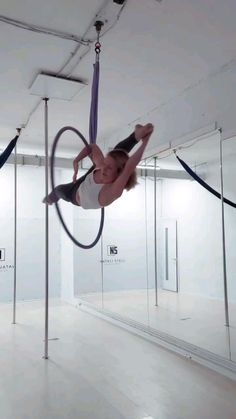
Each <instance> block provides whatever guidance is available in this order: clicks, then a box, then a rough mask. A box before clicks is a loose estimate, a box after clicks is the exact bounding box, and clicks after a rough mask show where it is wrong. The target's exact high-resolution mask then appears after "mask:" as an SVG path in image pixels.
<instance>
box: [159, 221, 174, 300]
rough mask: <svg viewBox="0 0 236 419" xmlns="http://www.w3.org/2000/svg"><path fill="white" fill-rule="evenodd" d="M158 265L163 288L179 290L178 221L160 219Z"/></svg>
mask: <svg viewBox="0 0 236 419" xmlns="http://www.w3.org/2000/svg"><path fill="white" fill-rule="evenodd" d="M157 237H158V266H159V269H158V271H159V277H160V280H161V281H160V284H161V288H162V289H165V290H169V291H175V292H178V280H177V266H178V264H177V262H178V260H177V221H176V220H175V219H170V218H168V219H167V218H160V219H159V221H158V236H157Z"/></svg>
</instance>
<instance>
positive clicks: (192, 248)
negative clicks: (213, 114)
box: [161, 159, 236, 301]
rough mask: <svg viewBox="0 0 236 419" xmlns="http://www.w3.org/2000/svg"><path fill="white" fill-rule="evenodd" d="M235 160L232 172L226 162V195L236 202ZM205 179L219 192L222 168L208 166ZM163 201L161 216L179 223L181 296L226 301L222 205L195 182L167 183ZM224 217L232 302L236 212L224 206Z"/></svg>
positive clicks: (235, 293) (235, 288)
mask: <svg viewBox="0 0 236 419" xmlns="http://www.w3.org/2000/svg"><path fill="white" fill-rule="evenodd" d="M233 160H234V159H232V167H231V169H230V166H229V162H228V161H227V170H226V173H227V180H226V177H224V179H225V190H224V195H225V196H226V197H228V198H229V199H232V200H233V201H235V200H236V199H235V195H236V194H235V186H234V185H235V177H234V176H233V167H234V163H233ZM225 164H226V162H225ZM234 171H235V169H234ZM206 175H207V176H206V182H207V183H209V184H210V185H211V186H213V187H214V188H215V189H217V190H218V191H219V192H220V186H219V164H217V163H215V164H214V165H208V170H207V173H206ZM161 200H162V216H163V217H164V218H174V219H177V225H178V256H179V279H180V282H179V287H180V292H186V293H194V294H200V295H203V296H207V297H212V298H223V268H222V229H221V225H222V224H221V201H220V200H219V199H218V198H216V197H214V196H213V195H212V194H210V193H209V192H208V191H206V190H205V189H204V188H202V186H200V185H199V184H198V183H197V182H195V181H187V180H185V181H184V180H167V179H166V180H163V188H162V198H161ZM225 215H226V249H227V260H228V265H227V273H228V282H229V291H230V292H229V299H230V300H231V301H233V300H236V283H235V281H233V277H234V276H235V275H234V272H235V268H236V266H235V258H234V256H233V254H234V247H235V239H236V214H235V209H233V208H230V207H228V206H227V205H225Z"/></svg>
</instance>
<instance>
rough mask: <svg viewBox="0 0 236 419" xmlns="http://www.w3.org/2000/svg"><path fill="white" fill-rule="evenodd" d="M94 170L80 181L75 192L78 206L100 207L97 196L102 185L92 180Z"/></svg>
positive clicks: (85, 207)
mask: <svg viewBox="0 0 236 419" xmlns="http://www.w3.org/2000/svg"><path fill="white" fill-rule="evenodd" d="M94 171H95V170H93V172H91V173H89V174H88V175H87V176H86V178H85V180H84V181H83V182H82V183H81V185H80V186H79V188H78V190H77V192H76V197H78V201H79V202H80V206H81V207H82V208H84V209H98V208H101V205H100V204H99V201H98V197H99V192H100V190H101V189H102V187H103V183H95V182H94V178H93V175H94Z"/></svg>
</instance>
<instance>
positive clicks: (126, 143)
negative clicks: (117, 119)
mask: <svg viewBox="0 0 236 419" xmlns="http://www.w3.org/2000/svg"><path fill="white" fill-rule="evenodd" d="M136 144H138V141H137V140H136V138H135V134H134V132H132V134H130V135H129V137H127V138H126V139H125V140H123V141H120V142H119V143H118V144H117V145H116V146H115V147H114V150H116V149H119V150H124V151H127V153H129V152H130V151H131V150H132V148H134V147H135V146H136Z"/></svg>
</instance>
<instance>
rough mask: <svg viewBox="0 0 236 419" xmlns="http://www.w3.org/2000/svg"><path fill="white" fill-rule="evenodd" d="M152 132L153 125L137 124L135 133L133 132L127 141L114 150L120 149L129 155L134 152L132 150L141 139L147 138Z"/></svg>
mask: <svg viewBox="0 0 236 419" xmlns="http://www.w3.org/2000/svg"><path fill="white" fill-rule="evenodd" d="M152 131H153V125H152V124H150V123H149V124H146V125H140V124H137V125H136V126H135V131H134V132H132V134H130V136H129V137H127V138H126V139H125V140H123V141H121V142H120V143H118V144H117V145H116V146H115V147H114V150H116V149H120V150H124V151H126V152H127V153H129V152H130V151H131V150H132V148H134V147H135V146H136V144H137V143H138V141H139V140H140V139H141V138H143V137H145V136H146V135H147V134H149V133H150V132H152Z"/></svg>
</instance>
